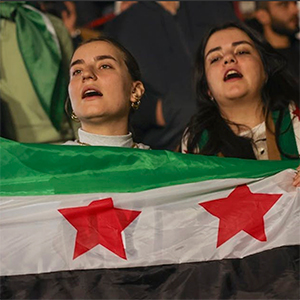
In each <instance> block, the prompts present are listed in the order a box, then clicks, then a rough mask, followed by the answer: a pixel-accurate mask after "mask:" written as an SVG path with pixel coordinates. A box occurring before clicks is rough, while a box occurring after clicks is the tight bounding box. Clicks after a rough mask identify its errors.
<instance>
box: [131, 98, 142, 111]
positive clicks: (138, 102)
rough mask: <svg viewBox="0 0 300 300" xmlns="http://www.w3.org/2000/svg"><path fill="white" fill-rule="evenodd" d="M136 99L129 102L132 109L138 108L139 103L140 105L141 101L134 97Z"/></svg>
mask: <svg viewBox="0 0 300 300" xmlns="http://www.w3.org/2000/svg"><path fill="white" fill-rule="evenodd" d="M136 99H137V101H136V102H131V107H132V108H133V109H134V110H138V109H139V107H140V105H141V101H140V99H139V98H136Z"/></svg>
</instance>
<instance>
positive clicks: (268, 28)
mask: <svg viewBox="0 0 300 300" xmlns="http://www.w3.org/2000/svg"><path fill="white" fill-rule="evenodd" d="M255 18H256V19H257V21H258V22H259V23H260V24H261V26H262V31H263V34H264V37H265V38H266V40H267V41H268V42H269V43H270V44H271V45H272V47H273V48H275V49H276V50H277V51H278V52H279V53H280V54H282V55H283V56H284V57H285V58H286V59H287V62H288V68H289V70H290V71H291V72H292V74H293V76H295V78H297V80H298V82H299V71H300V69H299V67H300V65H299V39H297V38H296V34H297V33H298V32H299V9H298V6H297V2H296V1H255Z"/></svg>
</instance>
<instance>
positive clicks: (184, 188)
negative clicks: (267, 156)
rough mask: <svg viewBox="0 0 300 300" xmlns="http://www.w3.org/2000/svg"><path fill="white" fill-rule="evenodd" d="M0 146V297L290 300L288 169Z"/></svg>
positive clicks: (162, 155) (295, 229)
mask: <svg viewBox="0 0 300 300" xmlns="http://www.w3.org/2000/svg"><path fill="white" fill-rule="evenodd" d="M0 145H1V150H0V153H1V183H0V193H1V210H0V215H1V216H0V238H1V243H0V272H1V274H0V275H1V285H0V289H1V294H0V296H1V299H225V298H226V299H299V243H300V237H299V228H300V226H299V225H300V219H299V213H300V207H299V204H300V191H299V190H300V189H299V188H295V187H293V185H292V181H293V177H294V175H295V171H294V169H295V168H296V167H297V166H298V165H299V160H298V161H253V160H242V159H234V158H221V157H205V156H200V155H192V154H181V153H173V152H170V151H162V150H142V149H127V148H116V147H100V146H92V147H80V146H64V145H41V144H21V143H17V142H13V141H9V140H5V139H2V140H1V144H0Z"/></svg>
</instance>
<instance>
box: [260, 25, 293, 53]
mask: <svg viewBox="0 0 300 300" xmlns="http://www.w3.org/2000/svg"><path fill="white" fill-rule="evenodd" d="M264 35H265V38H266V40H267V41H268V42H269V43H270V44H271V46H272V47H273V48H275V49H278V48H279V49H280V48H289V47H290V46H291V42H290V39H289V37H288V36H286V35H281V34H278V33H276V32H274V31H273V30H272V28H271V27H270V26H265V28H264Z"/></svg>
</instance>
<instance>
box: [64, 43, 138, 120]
mask: <svg viewBox="0 0 300 300" xmlns="http://www.w3.org/2000/svg"><path fill="white" fill-rule="evenodd" d="M134 87H135V82H133V81H132V79H131V76H130V74H129V72H128V69H127V66H126V64H125V62H124V57H123V54H122V53H121V51H119V49H117V48H116V47H115V46H114V45H112V44H110V43H108V42H105V41H95V42H91V43H88V44H85V45H82V46H81V47H79V48H78V49H77V50H76V51H75V53H74V55H73V57H72V60H71V67H70V82H69V96H70V99H71V103H72V108H73V110H74V113H75V114H76V115H77V117H78V119H79V120H80V121H81V124H82V125H84V124H85V123H95V122H96V123H97V122H99V121H100V122H103V121H109V122H110V121H114V120H115V119H116V120H122V119H124V120H125V121H126V122H127V119H128V115H129V111H130V104H131V102H130V101H131V100H133V96H134V94H133V89H134ZM135 101H136V100H135Z"/></svg>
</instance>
